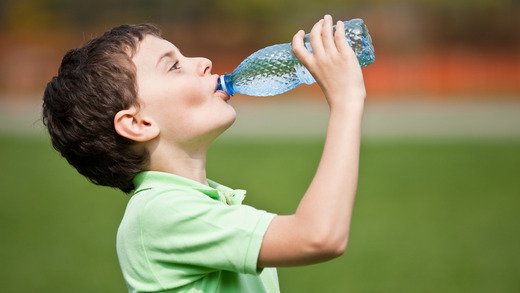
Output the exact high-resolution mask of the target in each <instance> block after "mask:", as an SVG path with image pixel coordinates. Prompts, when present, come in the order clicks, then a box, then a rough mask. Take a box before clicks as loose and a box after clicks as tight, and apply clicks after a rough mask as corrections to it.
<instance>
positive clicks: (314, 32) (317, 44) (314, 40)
mask: <svg viewBox="0 0 520 293" xmlns="http://www.w3.org/2000/svg"><path fill="white" fill-rule="evenodd" d="M322 28H323V19H320V21H318V22H317V23H316V24H314V26H313V27H312V29H311V32H310V42H311V47H312V53H313V54H314V55H318V56H321V55H323V54H324V49H323V43H322V41H321V31H322Z"/></svg>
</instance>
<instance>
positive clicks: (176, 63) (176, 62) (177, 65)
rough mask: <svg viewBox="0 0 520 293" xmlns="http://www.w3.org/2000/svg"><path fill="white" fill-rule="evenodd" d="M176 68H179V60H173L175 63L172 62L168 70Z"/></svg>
mask: <svg viewBox="0 0 520 293" xmlns="http://www.w3.org/2000/svg"><path fill="white" fill-rule="evenodd" d="M176 69H180V66H179V61H175V63H173V66H172V67H170V70H168V71H173V70H176Z"/></svg>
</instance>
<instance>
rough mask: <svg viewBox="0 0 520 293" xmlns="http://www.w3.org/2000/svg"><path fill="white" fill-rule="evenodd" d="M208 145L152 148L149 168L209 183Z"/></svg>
mask: <svg viewBox="0 0 520 293" xmlns="http://www.w3.org/2000/svg"><path fill="white" fill-rule="evenodd" d="M207 151H208V148H207V147H197V148H193V147H191V148H190V147H186V146H184V147H181V146H160V145H159V146H157V147H156V148H154V149H152V150H150V164H149V166H148V167H149V168H148V169H149V170H153V171H161V172H166V173H172V174H175V175H179V176H182V177H185V178H188V179H191V180H194V181H197V182H200V183H202V184H205V185H208V181H207V179H206V155H207Z"/></svg>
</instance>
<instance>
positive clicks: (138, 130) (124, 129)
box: [114, 107, 160, 142]
mask: <svg viewBox="0 0 520 293" xmlns="http://www.w3.org/2000/svg"><path fill="white" fill-rule="evenodd" d="M114 128H115V129H116V132H117V133H118V134H119V135H121V136H123V137H126V138H128V139H131V140H133V141H137V142H145V141H149V140H152V139H154V138H156V137H157V136H158V135H159V132H160V129H159V126H158V125H157V123H155V121H153V120H152V119H150V118H148V117H145V116H142V115H140V113H139V111H138V110H137V109H136V108H135V107H131V108H130V109H125V110H121V111H119V112H117V114H116V116H115V117H114Z"/></svg>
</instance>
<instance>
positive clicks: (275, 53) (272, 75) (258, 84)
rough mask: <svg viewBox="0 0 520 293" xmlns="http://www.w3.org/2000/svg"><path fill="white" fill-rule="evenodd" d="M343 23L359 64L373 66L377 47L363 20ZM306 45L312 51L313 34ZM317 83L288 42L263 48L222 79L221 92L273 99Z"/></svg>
mask: <svg viewBox="0 0 520 293" xmlns="http://www.w3.org/2000/svg"><path fill="white" fill-rule="evenodd" d="M343 23H344V24H345V35H346V37H347V42H348V44H349V45H350V47H351V48H352V49H353V50H354V52H355V53H356V56H357V58H358V61H359V64H360V65H361V66H367V65H369V64H371V63H373V62H374V60H375V54H374V53H375V52H374V47H373V45H372V39H371V38H370V34H369V33H368V29H367V27H366V25H365V24H364V23H363V20H361V19H352V20H348V21H344V22H343ZM334 27H335V26H334ZM304 44H305V46H306V47H307V49H308V50H309V51H312V48H311V45H310V41H309V34H307V35H305V38H304ZM314 82H316V80H315V79H314V77H312V75H311V74H310V73H309V71H308V70H307V68H305V66H303V64H301V63H300V61H298V59H297V58H296V56H295V55H294V53H293V52H292V47H291V44H290V43H285V44H277V45H272V46H269V47H266V48H263V49H261V50H258V51H256V52H255V53H253V54H252V55H250V56H249V57H247V58H246V59H245V60H244V61H242V63H240V64H239V65H238V67H237V68H236V69H235V70H233V72H232V73H231V74H224V75H222V76H220V78H219V80H218V87H217V89H219V90H223V91H225V92H227V93H228V94H229V95H230V96H232V95H234V94H235V93H239V94H245V95H249V96H273V95H278V94H281V93H284V92H286V91H288V90H291V89H293V88H295V87H296V86H298V85H300V84H302V83H306V84H313V83H314Z"/></svg>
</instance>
